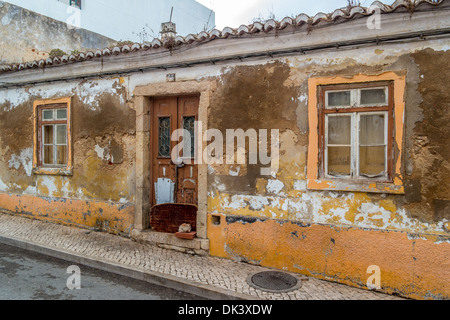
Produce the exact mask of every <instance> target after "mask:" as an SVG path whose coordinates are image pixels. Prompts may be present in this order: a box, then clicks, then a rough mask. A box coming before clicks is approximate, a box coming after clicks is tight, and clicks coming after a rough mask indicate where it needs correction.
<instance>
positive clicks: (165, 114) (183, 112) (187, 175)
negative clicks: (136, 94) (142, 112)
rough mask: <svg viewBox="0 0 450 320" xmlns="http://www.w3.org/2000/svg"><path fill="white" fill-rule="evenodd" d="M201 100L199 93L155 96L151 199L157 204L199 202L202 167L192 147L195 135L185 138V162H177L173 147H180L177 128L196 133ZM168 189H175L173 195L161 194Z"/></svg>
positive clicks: (183, 156) (152, 133)
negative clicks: (183, 95)
mask: <svg viewBox="0 0 450 320" xmlns="http://www.w3.org/2000/svg"><path fill="white" fill-rule="evenodd" d="M198 104H199V98H198V97H168V98H157V99H156V98H155V99H152V105H151V107H152V123H151V125H152V129H151V135H152V137H151V142H152V143H151V148H152V153H151V155H152V159H151V160H152V161H151V163H152V164H151V166H152V168H151V169H152V170H151V172H152V178H151V182H152V197H151V199H152V204H153V205H155V204H162V203H165V202H167V201H168V200H167V199H171V201H173V202H175V203H180V204H195V205H197V199H198V193H197V189H198V182H197V177H198V170H197V166H196V165H195V164H194V161H193V154H192V153H193V152H192V151H191V150H193V146H192V143H193V141H194V140H193V137H192V139H186V141H183V146H184V151H183V154H181V155H180V160H183V163H179V162H178V161H176V162H177V163H178V165H176V164H175V163H174V162H173V161H172V159H171V155H172V153H173V151H177V150H178V149H177V150H174V148H177V145H178V143H179V142H178V141H171V136H172V133H173V132H174V131H175V130H177V129H183V128H185V129H187V130H188V131H190V132H192V133H193V131H194V130H193V125H194V121H196V120H197V118H198ZM180 142H181V140H180ZM177 154H178V153H177ZM189 162H190V163H189ZM168 190H173V195H171V196H170V197H169V196H168V195H167V194H161V193H162V192H164V193H167V192H169V191H168ZM158 191H159V194H158ZM158 200H159V201H158ZM161 201H162V202H161ZM171 201H169V203H170V202H171Z"/></svg>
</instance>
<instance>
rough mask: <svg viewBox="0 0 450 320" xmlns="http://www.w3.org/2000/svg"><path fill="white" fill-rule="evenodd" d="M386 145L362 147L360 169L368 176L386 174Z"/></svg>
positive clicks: (363, 174)
mask: <svg viewBox="0 0 450 320" xmlns="http://www.w3.org/2000/svg"><path fill="white" fill-rule="evenodd" d="M385 154H386V147H384V146H382V147H360V151H359V163H360V167H359V171H360V175H362V176H366V177H377V176H384V175H385V170H386V160H385V159H386V158H385Z"/></svg>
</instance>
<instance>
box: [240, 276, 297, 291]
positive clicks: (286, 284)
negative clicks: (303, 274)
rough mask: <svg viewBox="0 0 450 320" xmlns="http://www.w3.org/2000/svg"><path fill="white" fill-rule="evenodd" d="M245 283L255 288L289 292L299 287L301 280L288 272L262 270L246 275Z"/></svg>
mask: <svg viewBox="0 0 450 320" xmlns="http://www.w3.org/2000/svg"><path fill="white" fill-rule="evenodd" d="M247 283H248V284H249V285H250V286H251V287H253V288H256V289H259V290H263V291H268V292H290V291H294V290H297V289H299V288H301V286H302V281H301V280H300V279H298V278H297V277H295V276H293V275H290V274H288V273H284V272H279V271H263V272H258V273H254V274H251V275H249V276H248V277H247Z"/></svg>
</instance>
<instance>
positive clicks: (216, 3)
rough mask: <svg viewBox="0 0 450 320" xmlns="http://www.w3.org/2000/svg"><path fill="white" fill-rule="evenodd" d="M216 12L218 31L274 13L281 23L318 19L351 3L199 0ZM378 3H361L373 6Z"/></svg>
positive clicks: (368, 0) (369, 0) (367, 0)
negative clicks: (292, 19) (291, 19)
mask: <svg viewBox="0 0 450 320" xmlns="http://www.w3.org/2000/svg"><path fill="white" fill-rule="evenodd" d="M196 1H197V2H200V3H201V4H203V5H205V6H207V7H208V8H211V9H213V10H214V11H215V12H216V26H215V28H217V29H219V30H221V29H223V28H225V27H232V28H237V27H239V26H240V25H242V24H250V23H251V22H252V21H253V20H254V19H255V18H259V17H262V18H266V19H267V18H268V17H269V15H270V14H271V13H273V14H275V18H276V19H277V20H281V19H283V18H285V17H291V16H293V17H296V16H297V15H299V14H300V13H306V14H307V15H309V16H314V15H315V14H316V13H319V12H324V13H332V12H333V11H334V10H335V9H338V8H341V7H345V6H347V0H312V1H311V0H196ZM373 1H374V0H361V1H360V2H361V5H363V6H367V7H368V6H370V5H371V4H372V2H373Z"/></svg>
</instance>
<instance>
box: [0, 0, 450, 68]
mask: <svg viewBox="0 0 450 320" xmlns="http://www.w3.org/2000/svg"><path fill="white" fill-rule="evenodd" d="M445 1H446V0H413V1H412V2H411V1H408V0H396V1H395V2H394V3H393V4H392V5H390V6H389V5H386V4H384V3H382V2H380V1H375V2H374V3H373V4H372V5H371V6H370V7H368V8H366V7H360V6H356V7H353V8H351V9H350V11H348V10H347V9H345V8H341V9H336V10H335V11H334V12H332V13H330V14H325V13H323V12H320V13H318V14H316V15H315V16H313V17H310V16H308V15H306V14H304V13H302V14H299V15H298V16H297V17H295V18H291V17H286V18H284V19H282V20H281V21H275V20H268V21H265V22H254V23H253V24H251V25H241V26H239V27H238V28H236V29H234V28H230V27H225V28H224V29H223V30H222V31H220V30H217V29H214V30H212V31H210V32H205V31H202V32H200V33H199V34H197V35H194V34H189V35H187V36H186V37H182V36H179V35H178V36H176V37H175V39H174V43H175V45H183V44H192V43H195V42H204V41H210V40H214V39H220V38H222V39H224V38H228V37H231V36H236V37H239V36H244V35H247V34H257V33H269V32H271V31H272V30H282V29H285V28H287V27H289V26H294V27H300V26H302V25H304V24H310V25H316V24H318V23H321V22H324V23H334V22H338V21H341V20H342V21H345V20H351V19H354V18H355V17H357V16H360V17H362V16H369V15H372V14H373V13H374V12H375V11H376V8H379V10H380V11H381V13H391V12H395V11H397V10H399V9H402V8H403V9H406V10H415V9H416V8H418V7H419V6H422V5H429V6H439V5H441V4H442V3H443V2H445ZM163 46H164V43H163V40H161V39H154V40H153V41H152V42H150V43H149V42H146V43H142V44H139V43H134V44H132V45H124V46H122V47H113V48H105V49H103V50H97V51H95V52H85V53H79V54H76V55H75V54H72V55H70V56H67V55H65V56H62V57H55V58H53V59H50V58H48V59H43V60H39V61H34V62H30V63H20V64H11V65H3V66H1V67H0V73H5V72H11V71H17V70H25V69H30V68H44V67H45V66H51V65H55V64H60V63H68V62H80V61H85V60H88V59H93V58H101V57H103V56H109V55H119V54H126V53H129V52H137V51H140V50H150V49H158V48H161V47H163Z"/></svg>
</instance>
